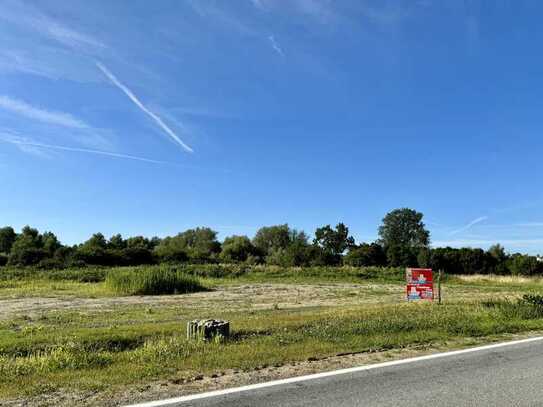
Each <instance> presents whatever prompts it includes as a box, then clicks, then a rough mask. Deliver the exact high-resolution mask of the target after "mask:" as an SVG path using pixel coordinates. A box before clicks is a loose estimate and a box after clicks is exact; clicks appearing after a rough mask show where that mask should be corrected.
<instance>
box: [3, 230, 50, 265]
mask: <svg viewBox="0 0 543 407" xmlns="http://www.w3.org/2000/svg"><path fill="white" fill-rule="evenodd" d="M46 255H47V253H46V251H45V250H44V249H43V241H42V239H41V236H40V234H39V232H38V230H37V229H34V228H31V227H30V226H25V227H24V228H23V230H22V231H21V233H20V234H19V235H17V238H16V239H15V241H14V242H13V246H12V247H11V251H10V254H9V257H8V264H9V265H14V266H30V265H34V264H38V263H39V262H40V261H41V260H42V259H44V258H45V257H46Z"/></svg>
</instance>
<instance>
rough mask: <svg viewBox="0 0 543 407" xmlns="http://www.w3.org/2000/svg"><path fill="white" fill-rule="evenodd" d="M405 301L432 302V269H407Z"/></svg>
mask: <svg viewBox="0 0 543 407" xmlns="http://www.w3.org/2000/svg"><path fill="white" fill-rule="evenodd" d="M405 277H406V283H407V287H406V288H407V291H406V294H407V301H417V300H428V301H433V300H434V279H433V273H432V269H415V268H407V269H406V270H405Z"/></svg>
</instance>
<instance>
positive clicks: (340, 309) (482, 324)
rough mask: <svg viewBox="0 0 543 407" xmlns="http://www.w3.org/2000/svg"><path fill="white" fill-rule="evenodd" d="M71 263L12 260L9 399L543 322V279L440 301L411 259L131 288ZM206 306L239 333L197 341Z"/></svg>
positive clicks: (463, 291)
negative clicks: (81, 272)
mask: <svg viewBox="0 0 543 407" xmlns="http://www.w3.org/2000/svg"><path fill="white" fill-rule="evenodd" d="M128 271H130V272H132V271H133V270H128ZM185 271H186V270H185ZM86 272H88V273H90V272H89V271H88V270H87V271H86ZM116 272H117V271H116ZM125 272H126V270H124V271H122V273H125ZM17 273H18V275H15V274H17ZM64 273H65V274H62V273H59V274H58V275H56V276H47V275H45V274H38V275H36V274H35V273H26V272H24V273H23V272H22V271H21V272H17V271H14V270H11V271H9V272H8V273H5V275H4V278H2V280H0V400H4V401H7V400H12V401H13V400H22V399H28V400H30V401H31V405H32V402H34V403H35V404H36V405H44V404H47V403H50V404H51V405H52V404H55V405H63V404H64V405H70V404H73V403H74V400H76V399H74V397H79V399H77V404H79V405H82V404H83V405H84V404H85V403H87V404H93V403H95V404H99V405H107V404H108V403H111V405H113V403H114V402H115V400H116V399H118V398H119V397H121V399H122V397H123V396H122V395H125V393H126V391H127V389H139V390H141V391H143V396H142V397H145V389H146V386H148V384H149V383H161V384H162V385H165V386H169V385H175V386H177V387H175V389H176V390H175V391H177V392H183V391H185V389H194V388H195V387H194V385H195V383H201V386H204V387H205V385H206V384H209V382H208V381H206V380H208V378H213V380H215V381H220V380H221V378H223V377H224V378H226V377H227V376H228V377H230V376H231V377H234V376H235V375H238V376H239V375H243V374H245V375H249V376H250V375H252V374H253V373H254V372H257V371H261V370H262V369H268V368H269V369H276V370H278V371H282V372H283V374H286V375H288V374H289V370H288V369H287V367H288V366H291V365H296V364H299V363H310V362H308V361H317V360H323V359H325V358H330V357H334V356H336V355H340V354H352V353H362V354H366V353H367V354H375V353H379V352H380V353H386V352H389V351H391V350H397V349H403V350H404V351H406V352H407V351H409V350H412V349H420V348H427V347H431V346H440V347H443V346H444V347H447V346H459V344H462V345H465V344H470V343H476V342H479V341H484V340H487V339H488V338H491V337H496V336H497V335H498V336H499V335H507V334H519V333H526V332H531V331H538V330H543V318H542V316H543V309H542V308H540V307H538V306H533V305H530V304H527V303H524V302H521V301H520V302H519V301H518V299H519V298H520V297H521V296H522V295H524V294H534V293H541V292H543V281H542V280H541V279H529V278H511V277H509V278H504V277H492V276H490V277H488V276H484V277H483V276H469V277H450V278H447V279H446V280H445V282H444V289H443V291H444V304H443V305H441V306H439V305H437V304H428V303H418V304H417V303H410V304H407V303H405V301H404V300H403V283H402V281H401V274H399V271H398V270H392V271H388V272H387V273H384V274H383V276H382V277H381V278H377V277H376V274H375V273H374V271H371V270H360V269H336V270H335V274H334V270H333V269H326V270H316V269H315V270H301V269H292V270H285V269H273V270H271V271H270V270H265V269H254V270H251V271H249V272H243V273H231V275H230V276H223V277H221V278H216V277H212V276H211V275H210V274H211V273H209V270H207V271H206V272H201V273H200V274H199V275H200V277H199V280H198V281H199V284H202V285H203V286H204V287H206V288H207V291H201V292H196V293H192V294H177V295H165V296H128V297H126V296H119V295H118V294H117V290H115V289H112V288H111V286H110V285H109V284H108V283H107V282H106V281H105V280H106V275H107V273H108V271H107V270H105V271H104V270H101V271H93V273H95V274H100V278H89V279H86V278H83V279H82V280H93V281H95V282H87V281H78V278H77V277H75V276H76V275H77V273H76V272H64ZM0 275H1V272H0ZM192 275H193V278H194V275H198V273H192ZM63 276H64V277H63ZM8 277H9V278H8ZM0 278H1V277H0ZM207 317H211V318H222V319H228V320H230V321H231V325H232V328H233V332H232V333H233V336H232V338H231V339H230V340H229V341H227V342H225V343H210V344H203V343H193V342H188V341H187V340H186V339H185V325H186V322H187V321H189V320H191V319H195V318H207ZM324 368H326V366H325V367H324ZM201 376H203V378H202V377H201ZM201 379H203V380H201ZM209 380H211V379H209ZM228 383H229V382H224V383H223V384H225V385H227V384H228ZM219 384H220V383H219ZM142 389H143V390H142ZM187 391H188V390H187ZM67 394H70V395H72V396H70V397H71V398H70V397H68V398H66V397H67V396H66V395H67ZM61 395H62V396H61ZM91 396H92V397H91ZM32 400H33V401H32ZM127 400H131V399H130V397H129V398H128V399H127Z"/></svg>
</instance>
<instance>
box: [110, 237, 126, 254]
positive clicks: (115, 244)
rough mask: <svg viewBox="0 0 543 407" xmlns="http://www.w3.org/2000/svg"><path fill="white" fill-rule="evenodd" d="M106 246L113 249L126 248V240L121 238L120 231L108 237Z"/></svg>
mask: <svg viewBox="0 0 543 407" xmlns="http://www.w3.org/2000/svg"><path fill="white" fill-rule="evenodd" d="M107 247H108V248H110V249H114V250H122V249H125V248H126V240H124V239H123V237H122V236H121V234H120V233H117V234H116V235H113V236H111V237H110V238H109V242H108V244H107Z"/></svg>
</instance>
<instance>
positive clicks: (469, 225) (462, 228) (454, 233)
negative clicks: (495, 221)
mask: <svg viewBox="0 0 543 407" xmlns="http://www.w3.org/2000/svg"><path fill="white" fill-rule="evenodd" d="M487 219H488V216H480V217H478V218H477V219H473V220H472V221H471V222H469V223H468V224H467V225H465V226H463V227H461V228H459V229H456V230H453V231H452V232H451V235H456V234H458V233H461V232H465V231H467V230H469V229H471V228H472V227H473V226H475V225H476V224H478V223H481V222H483V221H485V220H487Z"/></svg>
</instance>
